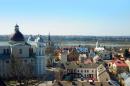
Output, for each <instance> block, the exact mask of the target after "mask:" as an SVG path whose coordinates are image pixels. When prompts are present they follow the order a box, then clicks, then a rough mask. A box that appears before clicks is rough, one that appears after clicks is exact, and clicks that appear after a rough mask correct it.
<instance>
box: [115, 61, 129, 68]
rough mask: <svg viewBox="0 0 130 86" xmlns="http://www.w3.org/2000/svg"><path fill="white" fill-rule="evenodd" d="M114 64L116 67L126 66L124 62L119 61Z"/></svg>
mask: <svg viewBox="0 0 130 86" xmlns="http://www.w3.org/2000/svg"><path fill="white" fill-rule="evenodd" d="M114 64H115V65H116V66H121V67H122V66H123V67H124V66H128V65H127V64H126V63H125V62H124V61H121V60H116V61H115V62H114Z"/></svg>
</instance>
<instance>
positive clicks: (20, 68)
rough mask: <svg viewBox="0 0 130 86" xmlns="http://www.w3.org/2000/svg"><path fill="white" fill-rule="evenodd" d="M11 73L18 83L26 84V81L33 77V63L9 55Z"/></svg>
mask: <svg viewBox="0 0 130 86" xmlns="http://www.w3.org/2000/svg"><path fill="white" fill-rule="evenodd" d="M23 61H25V62H23ZM11 74H12V77H13V78H14V79H15V80H17V81H18V82H19V83H20V84H21V83H22V82H23V83H24V84H25V86H27V84H28V81H29V80H30V79H31V78H32V77H33V64H32V63H31V62H27V59H25V60H24V59H23V58H20V57H14V56H11Z"/></svg>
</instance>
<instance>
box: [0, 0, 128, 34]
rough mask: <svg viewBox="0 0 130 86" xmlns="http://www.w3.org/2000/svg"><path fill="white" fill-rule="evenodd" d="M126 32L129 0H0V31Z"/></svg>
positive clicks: (43, 32)
mask: <svg viewBox="0 0 130 86" xmlns="http://www.w3.org/2000/svg"><path fill="white" fill-rule="evenodd" d="M16 23H17V24H19V26H20V30H21V32H23V33H24V34H43V35H46V34H48V33H49V32H50V33H51V34H53V35H103V36H104V35H105V36H109V35H112V36H113V35H114V36H115V35H117V36H118V35H123V36H124V35H130V0H0V32H1V33H0V34H11V33H13V31H14V25H15V24H16Z"/></svg>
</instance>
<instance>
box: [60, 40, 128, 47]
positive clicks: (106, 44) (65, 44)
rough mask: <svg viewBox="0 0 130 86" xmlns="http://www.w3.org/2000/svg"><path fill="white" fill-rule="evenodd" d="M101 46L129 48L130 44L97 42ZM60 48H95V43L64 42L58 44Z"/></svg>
mask: <svg viewBox="0 0 130 86" xmlns="http://www.w3.org/2000/svg"><path fill="white" fill-rule="evenodd" d="M99 44H100V45H101V46H108V47H109V46H110V47H130V42H110V41H103V42H99ZM59 45H60V46H79V45H83V46H93V47H95V46H96V41H65V42H61V43H59Z"/></svg>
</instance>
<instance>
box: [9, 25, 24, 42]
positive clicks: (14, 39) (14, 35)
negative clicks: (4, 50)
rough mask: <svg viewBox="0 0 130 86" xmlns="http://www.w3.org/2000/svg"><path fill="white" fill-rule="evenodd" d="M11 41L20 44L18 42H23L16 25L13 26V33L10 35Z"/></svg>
mask: <svg viewBox="0 0 130 86" xmlns="http://www.w3.org/2000/svg"><path fill="white" fill-rule="evenodd" d="M10 40H11V41H16V42H20V41H25V39H24V36H23V34H22V33H21V32H20V31H19V26H18V25H17V24H16V25H15V32H14V34H13V35H12V37H11V39H10Z"/></svg>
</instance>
